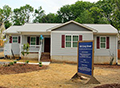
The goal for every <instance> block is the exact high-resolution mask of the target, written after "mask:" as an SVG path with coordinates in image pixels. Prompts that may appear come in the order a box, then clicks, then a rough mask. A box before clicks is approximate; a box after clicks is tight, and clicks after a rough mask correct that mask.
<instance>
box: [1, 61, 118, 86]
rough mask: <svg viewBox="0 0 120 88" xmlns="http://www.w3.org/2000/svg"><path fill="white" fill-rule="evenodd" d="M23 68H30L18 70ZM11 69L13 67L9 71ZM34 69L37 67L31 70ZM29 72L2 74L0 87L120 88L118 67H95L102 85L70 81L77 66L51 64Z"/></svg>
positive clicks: (96, 74)
mask: <svg viewBox="0 0 120 88" xmlns="http://www.w3.org/2000/svg"><path fill="white" fill-rule="evenodd" d="M18 66H19V65H18ZM32 66H33V65H32ZM35 66H36V65H35ZM13 67H14V66H13ZM16 67H17V66H16ZM21 67H24V68H22V69H25V68H26V67H27V68H29V66H25V65H23V66H19V68H17V69H19V70H21V69H20V68H21ZM11 68H12V66H11V67H10V68H9V69H11ZM33 68H35V67H31V68H29V70H30V69H33ZM37 68H39V66H37ZM4 69H6V67H5V68H4ZM14 69H15V68H14ZM14 69H13V70H14ZM7 70H8V69H7ZM7 70H6V71H7ZM29 70H28V72H27V71H25V72H26V73H19V74H16V73H15V74H14V73H12V74H6V72H5V73H4V74H0V86H1V87H2V86H3V87H7V88H120V86H119V85H120V66H117V65H113V66H110V65H95V67H94V77H95V78H96V79H97V80H98V81H99V82H100V83H101V84H84V82H82V80H80V79H77V80H74V81H73V80H70V79H71V78H72V76H73V75H74V74H75V73H76V72H77V65H76V64H74V65H72V64H66V63H51V64H50V65H49V68H47V69H46V68H45V69H42V70H41V69H39V70H37V71H35V70H34V71H29ZM8 71H9V70H8ZM17 71H18V70H16V71H15V72H17ZM18 72H19V71H18Z"/></svg>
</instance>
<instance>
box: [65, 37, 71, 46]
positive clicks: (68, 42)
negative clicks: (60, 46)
mask: <svg viewBox="0 0 120 88" xmlns="http://www.w3.org/2000/svg"><path fill="white" fill-rule="evenodd" d="M66 47H71V35H66Z"/></svg>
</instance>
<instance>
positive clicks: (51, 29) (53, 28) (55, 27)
mask: <svg viewBox="0 0 120 88" xmlns="http://www.w3.org/2000/svg"><path fill="white" fill-rule="evenodd" d="M69 23H74V24H77V25H79V26H82V27H84V28H86V29H88V30H91V31H95V32H98V31H97V30H95V29H93V28H91V27H88V26H86V25H83V24H80V23H78V22H76V21H73V20H71V21H68V22H66V23H64V24H61V25H57V26H54V27H52V28H49V29H47V31H53V30H55V29H57V28H59V27H62V26H65V25H67V24H69Z"/></svg>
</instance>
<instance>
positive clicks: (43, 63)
mask: <svg viewBox="0 0 120 88" xmlns="http://www.w3.org/2000/svg"><path fill="white" fill-rule="evenodd" d="M17 63H22V64H23V63H25V62H17ZM28 64H35V65H37V64H39V63H28ZM49 64H50V62H42V65H49Z"/></svg>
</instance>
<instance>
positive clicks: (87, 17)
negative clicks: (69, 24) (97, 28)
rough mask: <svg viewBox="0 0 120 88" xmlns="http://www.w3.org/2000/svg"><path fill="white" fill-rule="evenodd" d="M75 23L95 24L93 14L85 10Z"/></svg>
mask: <svg viewBox="0 0 120 88" xmlns="http://www.w3.org/2000/svg"><path fill="white" fill-rule="evenodd" d="M75 21H77V22H79V23H94V18H92V14H91V13H90V12H89V11H88V10H85V11H84V12H83V13H81V15H80V16H79V17H77V18H76V19H75Z"/></svg>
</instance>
